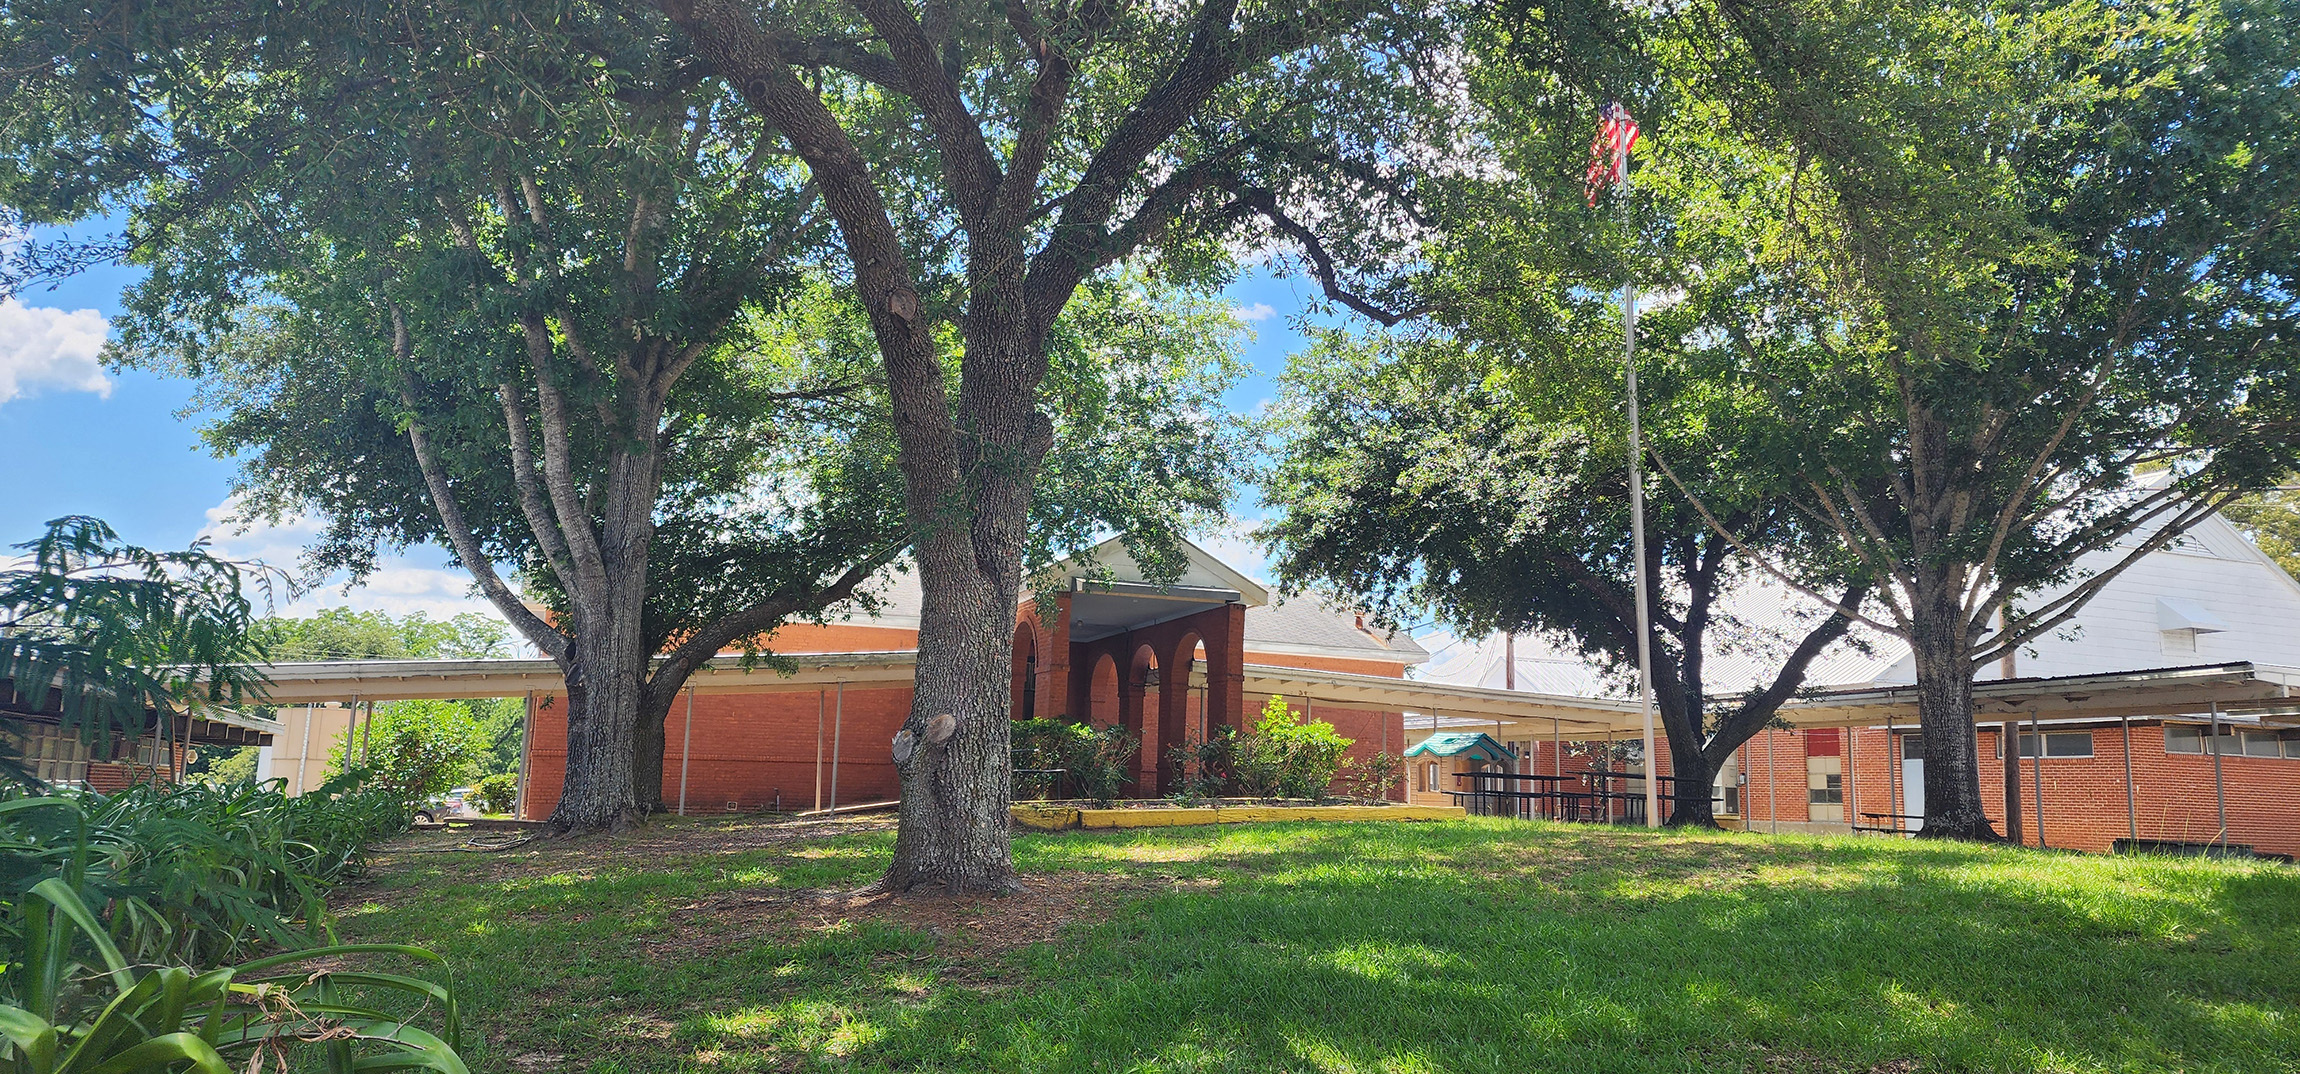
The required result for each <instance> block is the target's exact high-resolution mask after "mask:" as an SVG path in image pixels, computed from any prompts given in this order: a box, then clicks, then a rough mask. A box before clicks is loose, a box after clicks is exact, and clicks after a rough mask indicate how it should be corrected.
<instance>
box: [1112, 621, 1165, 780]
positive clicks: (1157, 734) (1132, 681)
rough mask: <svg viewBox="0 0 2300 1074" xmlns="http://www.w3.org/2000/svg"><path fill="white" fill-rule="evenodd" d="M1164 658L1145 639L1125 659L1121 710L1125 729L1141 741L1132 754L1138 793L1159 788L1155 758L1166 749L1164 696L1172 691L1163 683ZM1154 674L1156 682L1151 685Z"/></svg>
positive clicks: (1156, 759) (1157, 766) (1156, 760)
mask: <svg viewBox="0 0 2300 1074" xmlns="http://www.w3.org/2000/svg"><path fill="white" fill-rule="evenodd" d="M1165 664H1166V661H1165V660H1164V659H1162V658H1160V656H1159V655H1158V649H1157V647H1156V646H1153V645H1151V644H1149V643H1147V642H1145V643H1143V644H1140V645H1136V646H1134V654H1133V655H1132V656H1130V657H1128V658H1127V660H1126V679H1125V682H1124V689H1123V692H1122V693H1121V695H1120V696H1121V698H1122V700H1121V712H1123V714H1124V719H1125V722H1126V732H1127V733H1128V734H1130V735H1133V736H1134V738H1135V740H1136V741H1138V742H1140V743H1141V746H1140V748H1139V749H1138V750H1137V751H1136V752H1135V754H1134V764H1133V769H1134V784H1135V788H1136V790H1137V792H1138V793H1140V792H1149V793H1155V792H1156V790H1157V789H1158V784H1159V778H1158V769H1159V764H1158V759H1159V758H1160V757H1161V756H1164V754H1165V752H1166V745H1167V739H1166V736H1165V735H1164V734H1163V733H1162V732H1163V731H1164V730H1165V727H1164V723H1165V711H1166V706H1165V699H1166V697H1167V696H1168V695H1169V694H1170V693H1172V692H1173V691H1172V690H1171V689H1170V688H1169V687H1168V686H1167V685H1166V683H1165V679H1166V675H1165V674H1164V673H1163V670H1164V666H1165ZM1153 676H1155V677H1156V678H1157V679H1158V680H1159V682H1158V684H1157V685H1155V686H1153V685H1150V679H1151V678H1152V677H1153Z"/></svg>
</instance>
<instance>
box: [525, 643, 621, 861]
mask: <svg viewBox="0 0 2300 1074" xmlns="http://www.w3.org/2000/svg"><path fill="white" fill-rule="evenodd" d="M610 640H611V639H609V638H603V637H598V636H596V635H594V634H592V633H591V632H590V631H579V632H578V633H577V635H576V638H575V645H574V650H575V653H574V659H573V660H572V661H571V664H572V666H571V667H569V668H567V669H566V673H567V773H566V776H565V777H564V778H563V779H562V780H561V781H560V785H559V804H558V806H557V807H555V808H553V809H552V810H551V816H550V817H549V818H547V819H546V821H545V823H544V827H545V828H546V830H548V831H551V832H554V833H571V832H587V831H604V830H617V829H622V828H627V827H629V826H631V825H633V824H635V823H638V822H639V821H640V820H641V819H642V818H643V817H644V816H645V815H646V814H645V812H644V811H643V810H642V809H641V808H640V805H639V799H638V795H637V793H636V788H635V787H634V785H633V783H632V778H631V771H632V764H633V760H634V758H633V753H634V751H633V749H632V747H633V745H634V742H633V736H632V734H631V732H632V730H633V727H632V724H633V717H635V716H636V715H637V713H638V711H639V682H638V676H636V675H632V674H628V673H623V674H618V669H616V668H615V667H614V666H613V661H612V660H609V659H607V658H606V653H605V650H607V649H609V647H610V646H609V644H608V643H609V642H610Z"/></svg>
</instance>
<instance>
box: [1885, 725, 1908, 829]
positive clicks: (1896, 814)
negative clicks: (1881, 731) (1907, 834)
mask: <svg viewBox="0 0 2300 1074" xmlns="http://www.w3.org/2000/svg"><path fill="white" fill-rule="evenodd" d="M1900 743H1901V736H1900V735H1898V734H1896V733H1894V731H1893V716H1892V714H1891V713H1886V714H1885V812H1887V813H1891V814H1892V815H1893V816H1892V821H1893V834H1894V835H1899V834H1901V814H1902V813H1903V812H1904V810H1902V809H1901V759H1900V757H1898V756H1897V755H1896V754H1895V751H1896V750H1898V749H1899V748H1900Z"/></svg>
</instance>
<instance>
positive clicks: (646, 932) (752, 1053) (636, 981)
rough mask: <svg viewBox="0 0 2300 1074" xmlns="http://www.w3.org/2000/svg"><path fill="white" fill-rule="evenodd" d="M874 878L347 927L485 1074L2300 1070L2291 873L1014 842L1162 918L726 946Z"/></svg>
mask: <svg viewBox="0 0 2300 1074" xmlns="http://www.w3.org/2000/svg"><path fill="white" fill-rule="evenodd" d="M880 853H883V847H882V845H881V844H880V843H877V842H872V841H870V840H867V839H865V840H859V841H857V840H845V841H839V842H834V843H829V844H817V845H816V846H815V847H813V848H810V849H801V850H793V851H790V852H787V853H778V854H772V855H765V856H760V855H757V854H733V855H725V856H719V857H698V858H692V859H678V860H675V861H631V862H625V863H618V864H613V865H610V866H605V867H597V868H592V869H590V870H589V871H588V872H585V873H580V874H578V873H574V872H549V871H538V872H536V873H533V874H531V875H522V876H519V877H516V878H512V879H511V880H509V881H505V880H502V879H497V880H493V881H489V882H485V883H479V882H472V883H462V884H458V883H453V882H446V881H445V880H443V878H442V877H440V876H434V877H431V878H429V879H427V880H426V881H425V882H424V883H421V884H416V885H398V886H395V888H394V889H393V894H394V898H395V900H401V899H402V898H403V897H408V898H412V897H415V896H418V895H420V896H421V897H423V898H428V899H430V900H432V901H431V902H430V903H429V904H427V905H426V906H418V905H415V904H412V903H409V902H406V901H396V902H395V906H394V907H393V908H392V909H391V910H389V911H387V912H384V913H382V914H380V915H376V916H374V917H372V918H371V919H370V920H368V921H367V922H366V923H365V924H364V925H363V926H362V928H361V930H360V931H362V933H363V934H364V935H363V938H377V937H381V936H389V937H392V938H398V939H409V940H414V941H416V942H427V943H434V944H435V945H436V946H440V947H442V948H443V951H444V953H447V954H449V955H450V957H451V958H452V959H453V960H454V962H455V964H456V965H458V966H459V967H462V968H463V974H464V976H465V977H466V978H467V985H468V986H470V987H471V995H470V997H469V1000H470V1020H471V1021H472V1022H473V1023H474V1024H478V1025H481V1026H483V1027H486V1028H487V1029H488V1031H489V1032H490V1033H491V1035H492V1036H493V1038H494V1044H495V1047H494V1048H492V1049H482V1050H480V1051H479V1053H478V1058H479V1059H480V1063H479V1066H480V1068H481V1069H483V1070H522V1069H537V1068H540V1067H542V1066H550V1067H552V1068H555V1069H556V1068H574V1069H586V1068H588V1069H594V1070H629V1071H641V1070H649V1071H651V1070H694V1069H702V1070H713V1071H717V1070H728V1071H738V1070H795V1069H841V1070H847V1069H859V1070H873V1069H886V1070H998V1071H1007V1070H1029V1071H1037V1070H1045V1071H1121V1070H1178V1071H1179V1070H1241V1071H1243V1070H1254V1071H1264V1070H1318V1071H1333V1070H1369V1071H1371V1070H1430V1071H1448V1072H1452V1071H1464V1072H1467V1071H1529V1070H1561V1071H1601V1072H1602V1071H1625V1072H1626V1071H1657V1070H1663V1071H1679V1070H1748V1071H1761V1072H1767V1074H1775V1072H1789V1071H1813V1072H1820V1071H1871V1070H1878V1071H1895V1072H1899V1071H1906V1070H1909V1069H1911V1066H1910V1065H1909V1064H1910V1063H1911V1062H1913V1063H1914V1064H1915V1066H1914V1069H1921V1070H1988V1071H1997V1070H2003V1071H2046V1070H2051V1071H2090V1070H2129V1071H2141V1070H2151V1071H2153V1070H2165V1069H2187V1070H2192V1071H2207V1070H2215V1071H2262V1072H2276V1074H2289V1072H2290V1071H2292V1070H2294V1069H2296V1067H2300V1025H2296V1023H2295V1020H2294V1018H2293V1016H2292V1015H2291V1014H2290V1013H2289V1012H2290V1011H2291V1010H2292V1008H2293V1007H2294V1006H2295V1005H2296V1004H2300V961H2296V960H2295V959H2294V958H2293V957H2292V952H2294V951H2295V950H2296V949H2300V873H2295V872H2293V871H2291V870H2278V869H2273V868H2266V867H2242V866H2231V865H2220V864H2211V863H2200V862H2149V861H2119V860H2108V859H2101V858H2078V857H2071V856H2061V855H2045V854H2035V853H2028V852H2019V851H2006V850H2001V849H1991V848H1977V847H1968V846H1956V845H1944V844H1930V843H1925V844H1917V843H1908V842H1900V841H1889V840H1883V839H1859V840H1853V839H1838V840H1828V839H1779V840H1773V839H1763V838H1755V837H1732V836H1719V835H1687V834H1681V833H1659V834H1653V833H1645V832H1622V831H1609V830H1604V829H1591V828H1566V827H1554V826H1544V825H1519V824H1507V823H1469V824H1441V825H1367V826H1353V825H1335V826H1326V827H1316V828H1311V827H1303V826H1245V827H1240V828H1222V829H1196V830H1187V831H1173V830H1168V831H1154V832H1139V833H1125V834H1118V835H1092V834H1079V833H1074V834H1071V835H1063V836H1050V837H1033V838H1027V839H1024V840H1021V841H1019V842H1018V844H1017V858H1018V861H1020V862H1021V863H1022V864H1023V866H1024V867H1025V869H1026V870H1030V871H1032V872H1033V873H1035V874H1036V875H1040V876H1047V875H1049V874H1052V873H1055V872H1056V871H1061V872H1065V873H1072V874H1075V873H1090V874H1128V875H1130V876H1133V877H1137V878H1150V879H1159V878H1163V879H1164V880H1165V881H1168V883H1166V884H1165V886H1166V887H1167V888H1168V889H1172V890H1169V893H1167V894H1161V895H1155V896H1152V897H1149V898H1143V899H1138V900H1134V901H1131V902H1127V903H1123V904H1121V905H1119V906H1118V907H1117V908H1116V909H1115V910H1113V911H1112V912H1110V913H1109V914H1108V915H1107V916H1106V917H1105V918H1104V919H1102V920H1100V921H1098V922H1094V923H1091V924H1082V925H1078V926H1073V927H1072V928H1071V929H1070V930H1069V931H1067V932H1065V933H1063V935H1062V938H1061V939H1059V940H1057V941H1056V942H1053V943H1048V944H1039V945H1035V946H1029V947H1024V948H1021V949H1018V950H1014V951H1010V952H1007V953H1004V954H1001V955H997V956H994V957H984V956H983V955H982V953H981V951H980V950H979V949H975V948H970V947H969V946H968V944H967V943H966V942H965V940H964V938H963V937H960V938H952V937H938V936H937V935H935V934H934V933H933V932H932V931H929V930H927V929H925V928H906V927H903V926H902V925H901V924H900V917H899V915H897V916H896V917H895V918H893V919H892V920H891V921H856V920H848V921H839V920H837V919H836V915H835V914H820V915H814V916H818V917H821V918H822V920H821V921H819V922H817V923H816V926H811V927H805V928H791V929H786V930H785V931H783V932H781V933H777V934H772V935H769V934H760V933H747V934H746V933H741V932H739V931H731V927H730V926H729V925H728V922H726V921H724V920H719V919H717V918H715V917H714V916H713V915H714V914H716V910H715V909H714V908H715V907H717V906H718V905H719V904H718V903H716V902H713V899H714V898H720V897H733V896H734V895H741V896H742V897H747V898H767V897H770V896H773V895H775V894H776V893H777V891H786V892H788V891H796V890H798V889H796V888H793V887H787V886H786V887H782V888H778V887H777V886H776V885H778V884H781V885H789V884H792V883H793V881H792V880H791V878H793V877H800V876H804V877H808V878H809V879H808V880H807V883H809V884H817V883H826V882H827V883H838V882H843V881H840V880H838V879H837V878H838V877H842V876H844V875H846V874H847V873H853V874H855V875H861V873H864V872H867V871H869V869H870V867H871V865H872V863H873V862H874V861H875V860H876V859H875V858H873V857H872V856H873V855H875V854H880ZM841 870H844V871H845V872H841ZM1207 878H1217V879H1218V880H1219V883H1218V885H1217V884H1213V883H1208V882H1205V881H1206V880H1207ZM1119 886H1120V887H1123V885H1119ZM1150 886H1151V887H1157V886H1158V885H1155V884H1152V885H1150ZM1029 905H1031V904H1030V903H1028V902H1027V901H1016V902H1007V903H998V904H986V906H985V907H984V908H983V910H982V912H983V913H999V912H1026V911H1024V910H1021V909H1020V908H1023V907H1027V906H1029ZM694 907H702V908H703V911H702V912H701V913H700V914H698V913H697V912H696V911H694V910H693V909H692V908H694ZM715 930H716V931H715ZM427 932H428V933H429V934H427ZM666 937H672V938H675V939H676V940H677V941H678V943H677V950H676V951H675V952H673V953H671V954H668V955H667V954H665V953H664V952H663V951H662V949H661V948H662V942H663V940H664V939H665V938H666Z"/></svg>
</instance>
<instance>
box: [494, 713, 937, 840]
mask: <svg viewBox="0 0 2300 1074" xmlns="http://www.w3.org/2000/svg"><path fill="white" fill-rule="evenodd" d="M548 700H549V704H546V696H543V695H538V697H537V698H536V705H537V709H536V719H535V726H534V730H533V732H532V734H531V736H530V740H529V746H528V792H527V793H528V801H527V803H526V804H525V805H524V807H523V808H522V810H521V815H522V816H525V817H527V818H528V819H531V820H539V819H542V818H543V817H545V816H548V815H549V814H550V812H551V808H552V807H553V806H554V805H556V804H558V801H559V792H560V789H561V782H562V781H563V780H564V779H565V778H566V774H567V717H566V709H565V704H566V702H565V701H564V700H563V699H560V698H557V697H555V696H554V697H549V698H548ZM909 715H910V687H908V686H899V687H874V688H870V689H862V688H857V687H848V688H847V690H846V693H845V700H844V703H843V705H842V703H841V701H840V699H839V693H838V691H837V690H836V689H831V690H825V691H822V692H820V693H817V692H814V691H808V692H804V693H799V692H789V691H781V692H772V693H766V692H762V693H742V694H697V695H696V696H695V717H694V738H693V745H692V747H690V748H687V749H686V753H685V757H684V764H685V775H686V788H687V812H688V813H690V814H695V813H721V812H728V811H730V809H732V810H738V811H752V810H761V809H768V808H772V807H773V805H774V803H775V801H776V795H777V793H778V792H779V793H780V795H781V801H782V805H783V808H784V809H787V810H801V809H812V808H815V804H816V803H815V786H816V779H817V776H818V769H819V774H820V778H821V781H822V802H823V804H824V805H828V804H829V803H830V799H831V793H832V788H831V774H832V773H831V759H832V756H833V743H834V740H835V742H836V746H837V750H836V755H837V758H838V773H837V775H838V784H837V794H838V801H839V803H840V804H842V805H852V804H859V803H863V802H879V801H886V800H889V799H892V798H894V797H896V792H897V782H898V781H897V778H896V775H895V768H894V758H893V756H892V752H891V751H892V748H893V741H894V734H895V732H896V731H897V730H900V729H901V727H902V721H903V720H904V719H905V718H906V717H908V716H909ZM686 736H687V699H686V698H685V697H684V696H682V697H681V698H680V699H679V700H678V701H676V702H674V703H673V704H672V706H671V713H670V717H669V718H668V719H666V720H665V721H664V725H663V738H664V743H663V753H664V757H663V802H664V805H666V806H667V807H669V808H671V809H674V810H675V809H677V808H678V803H679V786H680V774H681V764H682V747H683V744H684V743H685V742H686Z"/></svg>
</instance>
